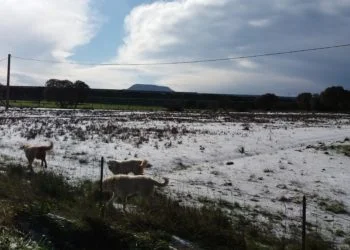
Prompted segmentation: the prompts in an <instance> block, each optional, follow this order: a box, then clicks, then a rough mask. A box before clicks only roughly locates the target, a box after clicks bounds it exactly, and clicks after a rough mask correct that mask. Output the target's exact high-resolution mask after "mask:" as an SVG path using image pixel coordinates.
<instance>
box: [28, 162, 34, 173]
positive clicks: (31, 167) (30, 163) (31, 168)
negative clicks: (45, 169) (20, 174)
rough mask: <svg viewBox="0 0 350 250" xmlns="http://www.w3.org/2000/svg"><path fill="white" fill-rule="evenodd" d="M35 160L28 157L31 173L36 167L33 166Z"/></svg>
mask: <svg viewBox="0 0 350 250" xmlns="http://www.w3.org/2000/svg"><path fill="white" fill-rule="evenodd" d="M33 160H34V159H28V167H29V170H30V172H31V173H33V172H34V169H33V166H32V164H33Z"/></svg>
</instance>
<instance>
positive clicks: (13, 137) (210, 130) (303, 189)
mask: <svg viewBox="0 0 350 250" xmlns="http://www.w3.org/2000/svg"><path fill="white" fill-rule="evenodd" d="M349 118H350V115H346V114H338V115H332V114H328V115H327V114H297V113H295V114H285V113H270V114H269V113H267V114H266V113H210V112H203V113H168V112H118V111H74V110H48V109H17V110H11V111H9V112H5V111H0V161H1V162H4V161H6V162H11V161H13V162H15V163H18V162H21V163H22V164H23V166H25V165H26V159H25V157H24V153H23V151H21V150H19V147H20V146H21V145H22V144H24V143H28V142H30V143H34V144H35V143H45V142H48V141H53V142H54V149H53V151H52V152H51V153H49V155H48V158H47V162H48V166H49V169H51V170H54V171H56V172H60V173H63V174H64V175H66V176H67V177H68V178H70V179H71V180H76V179H80V178H89V179H93V180H98V178H99V173H100V169H99V165H100V159H101V157H104V158H105V160H110V159H116V160H123V159H130V158H142V159H147V160H149V161H150V162H151V163H152V164H153V167H152V168H151V169H146V170H145V172H146V174H149V175H153V176H155V178H158V179H161V177H162V176H166V177H169V178H170V185H169V187H168V188H167V189H166V192H167V193H168V194H169V195H171V196H173V197H174V198H176V199H178V200H179V201H181V202H184V203H185V202H186V203H190V204H193V205H196V204H198V202H202V203H203V202H208V200H215V201H217V202H219V201H221V202H220V204H222V206H223V207H226V208H231V206H238V204H239V205H240V206H241V207H244V209H242V213H247V214H248V212H247V211H246V210H248V209H245V208H246V207H249V208H250V209H249V215H250V212H252V211H254V210H258V211H259V212H260V213H264V214H265V215H266V216H267V215H268V214H272V215H277V217H278V218H277V220H275V222H276V221H277V222H276V223H280V225H281V228H283V225H287V228H286V229H284V230H285V233H291V231H290V230H292V229H291V228H292V225H293V223H295V224H297V225H300V223H299V221H300V212H301V200H302V196H303V194H305V195H306V198H307V203H308V210H307V211H308V217H307V218H308V220H309V222H310V223H311V224H313V225H315V226H316V225H317V230H321V229H322V230H324V232H328V233H329V232H331V231H332V232H333V233H332V234H330V235H332V236H333V235H334V232H335V231H337V230H338V234H341V233H339V232H340V230H342V231H343V232H345V233H347V234H348V235H349V234H350V214H349V213H350V191H349V190H350V157H349V156H345V155H344V154H341V153H339V152H337V151H336V150H332V149H328V147H329V146H331V145H345V144H349V143H350V142H348V141H347V140H345V138H349V137H350V120H349ZM35 171H40V167H39V164H38V163H37V165H36V167H35ZM110 174H111V173H110V172H109V171H108V170H105V175H106V176H107V175H110ZM223 201H225V202H223ZM334 202H340V204H343V205H344V208H345V210H346V211H347V212H345V213H343V214H336V215H334V216H333V214H332V213H330V212H328V211H325V204H326V205H327V203H334ZM262 211H263V212H262ZM266 216H265V217H266ZM267 217H269V219H271V217H273V216H267ZM275 217H276V216H275ZM265 219H266V218H265ZM288 230H289V231H288ZM314 230H316V229H315V228H314ZM337 239H338V240H339V237H338V238H337Z"/></svg>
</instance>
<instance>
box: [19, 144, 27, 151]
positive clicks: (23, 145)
mask: <svg viewBox="0 0 350 250" xmlns="http://www.w3.org/2000/svg"><path fill="white" fill-rule="evenodd" d="M28 147H29V145H28V144H22V145H21V146H19V149H22V150H23V149H26V148H28Z"/></svg>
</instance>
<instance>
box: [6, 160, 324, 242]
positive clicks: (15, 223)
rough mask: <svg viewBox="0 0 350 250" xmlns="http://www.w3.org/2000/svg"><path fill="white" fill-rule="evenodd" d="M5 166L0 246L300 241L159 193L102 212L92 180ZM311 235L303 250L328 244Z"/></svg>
mask: <svg viewBox="0 0 350 250" xmlns="http://www.w3.org/2000/svg"><path fill="white" fill-rule="evenodd" d="M4 169H5V171H4V173H2V174H0V206H1V208H2V211H0V225H1V227H2V228H4V230H5V231H3V232H2V231H0V233H1V234H0V246H3V245H5V249H6V246H10V245H11V244H12V243H13V242H17V243H18V245H17V246H18V248H17V246H15V245H13V244H12V245H11V246H12V247H15V248H13V249H25V248H24V247H23V248H21V247H22V246H25V245H26V244H27V245H29V246H30V247H32V249H52V248H54V249H169V245H172V244H175V245H176V243H174V237H173V236H174V235H176V236H178V237H180V238H182V239H186V240H188V241H190V242H191V243H192V248H201V249H299V246H300V244H299V243H298V242H296V241H294V240H293V239H288V240H286V239H284V240H280V239H278V238H276V237H275V236H274V235H273V234H272V233H271V232H270V231H269V230H268V229H267V228H266V227H265V226H262V225H259V224H258V223H257V222H255V223H254V224H253V223H252V222H250V221H247V220H246V219H245V218H243V217H236V218H233V217H231V216H230V217H228V216H227V215H226V214H225V213H224V212H222V210H221V209H219V208H217V207H215V206H214V205H206V206H203V207H200V208H194V207H187V206H182V205H180V204H179V203H178V202H177V201H174V200H171V199H169V198H168V197H166V196H164V195H162V194H159V193H157V194H156V195H155V197H154V199H152V200H151V201H150V202H145V201H143V200H139V199H133V200H132V203H133V204H131V205H130V207H135V208H134V209H131V210H130V211H129V212H128V213H127V214H124V213H122V212H120V211H118V210H115V209H107V208H106V209H105V211H104V214H105V216H104V217H101V216H100V215H101V212H102V210H101V207H100V205H99V204H101V203H102V204H103V203H104V202H105V201H106V200H107V199H108V198H109V197H108V195H107V194H106V195H104V196H103V197H101V195H100V193H99V191H98V184H97V183H93V182H90V181H84V182H81V183H78V184H77V185H74V186H73V185H71V184H69V183H67V182H66V180H65V178H64V177H63V176H60V175H55V174H53V173H50V172H47V173H45V172H40V173H36V174H29V173H27V172H25V170H24V169H23V168H22V167H21V166H16V165H11V166H6V167H5V168H4ZM233 213H234V210H233ZM19 231H20V232H21V233H20V234H18V232H19ZM23 235H25V237H24V236H23ZM309 238H310V240H309V248H308V249H328V245H327V244H326V243H324V242H323V241H322V239H317V241H315V240H313V239H314V238H315V237H311V236H310V237H309ZM4 242H5V243H4ZM6 242H7V243H6ZM1 244H3V245H1ZM312 244H314V245H313V247H311V246H312ZM315 247H316V248H315ZM180 248H181V247H180Z"/></svg>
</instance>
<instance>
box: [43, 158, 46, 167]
mask: <svg viewBox="0 0 350 250" xmlns="http://www.w3.org/2000/svg"><path fill="white" fill-rule="evenodd" d="M43 161H44V163H45V168H47V162H46V159H45V158H44V160H43Z"/></svg>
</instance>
